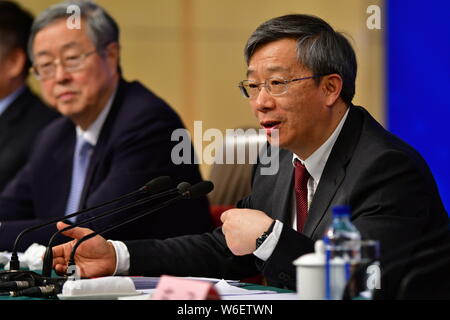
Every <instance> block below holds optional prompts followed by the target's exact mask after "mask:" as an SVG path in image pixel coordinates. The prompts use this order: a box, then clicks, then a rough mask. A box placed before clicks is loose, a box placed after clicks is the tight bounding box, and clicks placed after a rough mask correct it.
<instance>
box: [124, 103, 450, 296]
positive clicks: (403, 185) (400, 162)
mask: <svg viewBox="0 0 450 320" xmlns="http://www.w3.org/2000/svg"><path fill="white" fill-rule="evenodd" d="M292 190H293V166H292V153H291V152H289V151H286V150H280V169H279V172H278V174H276V175H272V176H268V175H265V176H263V175H260V170H259V167H257V168H256V170H255V173H254V178H253V182H252V193H251V195H250V196H248V197H246V198H244V199H243V200H242V201H240V203H239V204H238V206H239V207H242V208H252V209H258V210H262V211H264V212H266V213H267V214H268V215H269V216H271V217H272V218H274V219H278V220H280V221H282V222H283V223H284V227H283V231H282V233H281V237H280V239H279V242H278V244H277V246H276V248H275V250H274V252H273V254H272V255H271V256H270V258H269V259H268V260H267V261H266V262H264V263H263V262H262V261H261V260H259V259H257V258H256V257H255V256H254V255H247V256H242V257H237V256H234V255H233V254H232V253H231V252H230V251H229V250H228V248H227V246H226V242H225V239H224V236H223V234H222V232H221V228H217V229H216V230H214V232H213V233H209V234H204V235H197V236H192V237H181V238H174V239H167V240H165V241H157V240H147V241H129V242H126V245H127V247H128V249H129V252H130V259H131V261H130V273H131V274H135V275H139V274H148V275H158V274H173V275H179V276H184V275H190V276H209V277H216V278H221V277H223V278H228V279H236V278H243V277H248V276H249V275H251V274H252V273H255V272H257V271H258V270H260V271H262V273H263V275H264V276H265V277H266V278H267V280H268V283H269V284H270V285H273V286H277V287H287V288H290V289H295V269H294V266H293V265H292V261H293V260H295V259H296V258H297V257H299V256H301V255H303V254H305V253H308V252H311V251H313V244H314V242H315V241H316V240H318V239H321V238H322V237H323V234H324V233H325V230H326V229H327V227H328V225H329V224H330V222H331V211H332V207H333V206H335V205H340V204H349V205H351V207H352V209H353V212H352V220H353V222H354V224H355V225H356V227H357V228H358V229H359V231H360V232H361V234H362V236H363V237H364V238H369V239H377V240H380V242H381V247H382V254H383V252H390V251H392V250H394V249H395V248H398V247H400V246H402V245H404V244H405V243H408V242H410V241H412V240H414V239H417V238H420V237H421V236H422V235H423V234H424V233H427V232H432V231H434V230H436V229H438V228H439V227H442V226H444V225H445V224H446V223H447V221H448V217H447V214H446V212H445V210H444V207H443V205H442V202H441V200H440V197H439V194H438V190H437V188H436V185H435V182H434V180H433V177H432V175H431V173H430V171H429V169H428V167H427V165H426V163H425V162H424V160H423V159H422V158H421V156H420V155H419V154H418V153H417V152H416V151H414V150H413V149H412V148H411V147H410V146H408V145H407V144H406V143H405V142H403V141H401V140H400V139H398V138H397V137H395V136H394V135H392V134H390V133H389V132H387V131H386V130H385V129H384V128H383V127H382V126H381V125H380V124H378V123H377V122H376V121H375V120H374V119H373V118H372V117H371V116H370V115H369V113H368V112H367V111H366V110H365V109H363V108H361V107H354V106H352V107H351V108H350V111H349V115H348V118H347V120H346V122H345V124H344V126H343V128H342V131H341V133H340V135H339V137H338V139H337V141H336V143H335V145H334V147H333V149H332V151H331V154H330V157H329V159H328V161H327V163H326V166H325V168H324V171H323V174H322V177H321V180H320V182H319V185H318V186H317V189H316V193H315V195H314V199H313V201H312V204H311V207H310V210H309V215H308V219H307V221H306V225H305V228H304V231H303V232H302V233H300V232H296V231H295V230H294V229H292V228H291V206H292V198H291V197H292V194H293V191H292ZM154 257H158V259H153V258H154Z"/></svg>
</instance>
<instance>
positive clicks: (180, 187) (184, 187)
mask: <svg viewBox="0 0 450 320" xmlns="http://www.w3.org/2000/svg"><path fill="white" fill-rule="evenodd" d="M190 187H191V184H190V183H189V182H180V183H179V184H178V185H177V189H178V192H179V193H181V194H183V193H185V192H186V191H188V190H189V188H190Z"/></svg>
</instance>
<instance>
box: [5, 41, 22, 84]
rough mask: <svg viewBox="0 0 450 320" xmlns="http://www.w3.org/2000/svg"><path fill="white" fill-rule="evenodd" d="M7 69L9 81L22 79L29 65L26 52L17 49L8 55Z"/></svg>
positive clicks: (6, 59) (6, 60)
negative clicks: (26, 66)
mask: <svg viewBox="0 0 450 320" xmlns="http://www.w3.org/2000/svg"><path fill="white" fill-rule="evenodd" d="M5 63H6V68H5V70H6V71H5V72H6V74H7V77H8V78H9V79H15V78H18V77H21V75H22V73H23V72H24V68H25V65H26V63H27V56H26V53H25V51H23V50H22V49H20V48H16V49H14V50H12V51H11V52H10V53H8V54H7V55H6V57H5Z"/></svg>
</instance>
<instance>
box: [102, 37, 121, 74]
mask: <svg viewBox="0 0 450 320" xmlns="http://www.w3.org/2000/svg"><path fill="white" fill-rule="evenodd" d="M105 57H106V61H107V63H108V66H109V69H110V70H111V72H118V70H119V63H120V45H119V43H117V42H111V43H110V44H108V46H107V47H106V56H105Z"/></svg>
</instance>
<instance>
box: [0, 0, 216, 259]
mask: <svg viewBox="0 0 450 320" xmlns="http://www.w3.org/2000/svg"><path fill="white" fill-rule="evenodd" d="M75 4H76V5H79V6H80V9H81V11H80V12H81V21H80V22H81V23H80V28H73V29H71V28H68V27H67V24H66V20H67V17H68V15H67V6H68V5H70V3H63V4H57V5H55V6H52V7H50V8H49V9H47V10H46V11H44V12H43V13H42V14H41V15H40V16H39V17H37V18H36V20H35V21H34V24H33V26H32V29H31V36H30V40H29V44H30V45H29V50H30V56H31V57H32V60H33V67H34V71H35V73H36V76H37V77H38V79H39V80H40V84H41V87H42V92H43V97H44V98H45V99H46V101H47V102H48V103H49V104H50V105H51V106H53V107H54V108H55V109H57V110H58V111H59V112H60V113H61V114H63V115H64V117H62V118H61V119H58V120H57V121H55V122H53V123H52V124H51V125H49V126H48V127H47V128H46V129H45V130H44V131H43V132H42V134H41V135H40V136H39V137H38V139H37V141H36V144H35V148H34V152H33V154H32V155H31V158H30V160H29V161H28V162H27V164H26V165H25V167H24V168H23V169H22V170H21V171H20V172H19V174H18V175H17V176H16V178H15V179H14V180H13V181H11V182H10V183H9V184H8V186H7V187H6V188H5V190H4V191H3V193H2V194H1V196H0V222H1V225H0V250H11V247H12V244H13V241H14V239H15V237H16V236H17V235H18V233H19V232H21V231H22V230H24V229H25V228H27V227H30V226H32V225H36V224H39V223H42V222H45V221H46V220H50V219H54V218H56V217H61V218H64V215H65V214H66V215H67V214H70V213H73V212H75V211H77V210H79V209H83V208H89V207H92V206H95V205H98V204H101V203H104V202H107V201H110V200H112V199H115V198H117V197H119V196H122V195H124V194H127V193H129V192H131V191H135V190H137V189H138V188H140V187H142V186H143V185H144V184H145V183H146V182H148V181H149V180H151V179H153V178H155V177H158V176H161V175H168V176H170V177H172V178H173V180H174V186H175V185H176V184H177V183H179V182H181V181H187V182H189V183H192V184H194V183H196V182H198V181H201V176H200V172H199V170H198V167H197V166H196V165H194V164H192V165H187V164H186V165H175V164H174V163H173V162H172V161H171V150H172V147H173V146H174V143H175V142H172V141H171V134H172V132H173V131H174V130H176V129H179V128H183V124H182V122H181V120H180V119H179V117H178V116H177V115H176V113H175V112H174V111H173V110H172V109H171V108H170V107H169V106H168V105H167V104H166V103H165V102H164V101H163V100H161V99H160V98H158V97H157V96H155V95H154V94H153V93H152V92H150V91H149V90H148V89H146V88H145V87H143V86H142V85H141V84H140V83H138V82H131V83H129V82H126V81H125V80H123V79H122V77H121V75H120V68H119V43H118V40H119V39H118V38H119V29H118V26H117V25H116V23H115V22H114V20H113V19H112V18H111V17H110V16H109V15H108V14H107V13H106V12H105V11H104V10H103V9H102V8H101V7H99V6H97V5H95V4H92V3H90V2H76V3H75ZM133 200H136V197H135V199H133ZM121 204H123V203H121ZM144 208H147V207H145V206H144V207H141V208H139V210H143V209H144ZM106 209H111V206H110V207H107V208H106ZM106 209H104V210H106ZM135 212H136V210H135V211H126V212H123V213H121V214H116V215H114V216H110V217H108V218H103V219H101V220H97V221H95V222H92V223H90V224H89V225H88V226H89V227H90V228H92V229H94V230H100V229H103V228H104V227H106V226H108V225H110V224H112V223H115V222H119V221H122V220H124V218H126V217H128V216H130V215H131V214H134V213H135ZM97 213H99V211H91V212H89V213H86V214H85V215H82V216H79V217H78V219H79V220H78V221H82V220H83V219H86V218H89V217H91V216H94V215H96V214H97ZM210 229H211V218H210V216H209V211H208V202H207V200H206V198H205V197H203V198H199V199H197V200H192V201H189V202H187V203H184V202H181V203H180V204H179V205H177V206H171V207H168V208H167V209H166V210H163V211H161V212H158V213H157V214H153V215H149V216H147V217H146V218H144V219H141V220H139V221H137V222H134V223H131V224H129V225H127V227H125V228H120V229H117V231H116V232H111V233H110V234H108V236H111V237H114V238H120V239H123V240H125V239H141V238H149V237H150V238H153V237H156V238H166V237H173V236H177V235H184V234H192V233H201V232H205V231H209V230H210ZM55 231H56V229H55V227H54V226H51V227H49V228H46V229H42V230H40V231H39V232H34V233H30V234H29V236H28V237H27V238H24V239H23V240H24V241H23V242H21V243H20V247H19V250H24V249H25V248H27V247H28V246H29V245H30V244H31V243H33V242H38V243H42V244H46V243H47V242H48V240H49V238H50V235H51V234H52V233H54V232H55Z"/></svg>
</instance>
